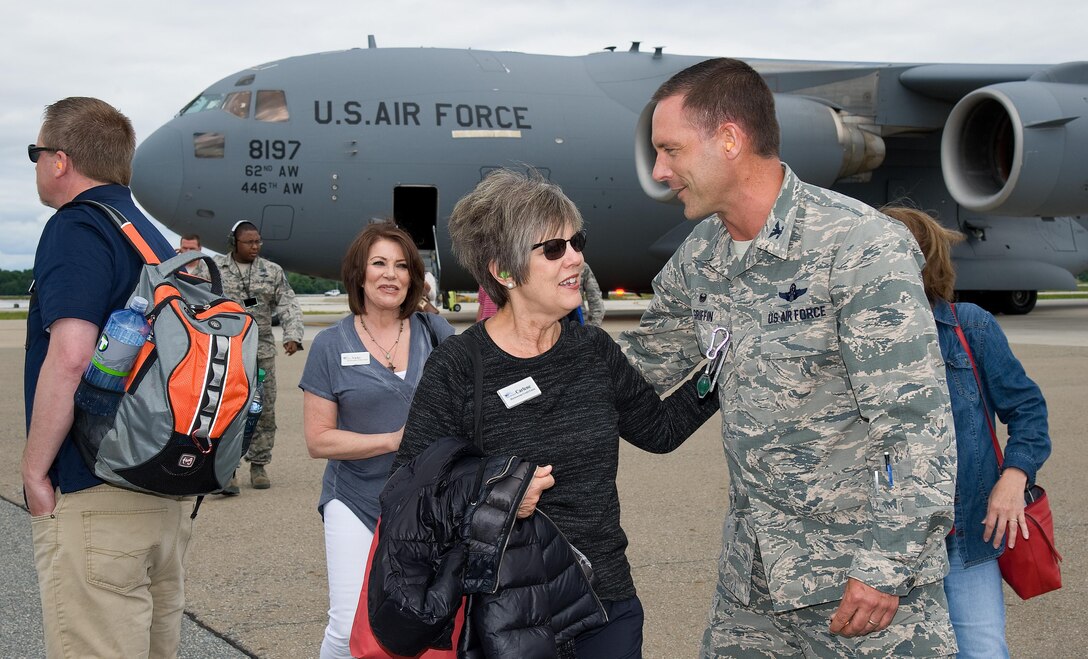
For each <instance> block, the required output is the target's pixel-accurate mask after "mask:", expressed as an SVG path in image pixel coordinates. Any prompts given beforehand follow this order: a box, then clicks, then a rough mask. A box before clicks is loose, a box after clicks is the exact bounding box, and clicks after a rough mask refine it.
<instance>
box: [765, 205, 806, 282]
mask: <svg viewBox="0 0 1088 659" xmlns="http://www.w3.org/2000/svg"><path fill="white" fill-rule="evenodd" d="M781 235H782V220H775V221H774V229H771V234H770V235H769V236H767V237H768V238H777V237H779V236H781ZM801 292H802V293H803V292H804V291H801Z"/></svg>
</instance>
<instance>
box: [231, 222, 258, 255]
mask: <svg viewBox="0 0 1088 659" xmlns="http://www.w3.org/2000/svg"><path fill="white" fill-rule="evenodd" d="M241 228H251V229H253V230H254V231H256V232H257V233H260V232H261V230H260V229H258V228H257V225H256V224H254V223H252V222H250V221H249V220H238V221H237V222H235V223H234V226H232V227H231V228H230V233H228V234H227V244H228V245H230V251H232V252H233V251H234V248H235V247H236V246H237V245H238V229H241Z"/></svg>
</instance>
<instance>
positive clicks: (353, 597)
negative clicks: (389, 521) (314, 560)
mask: <svg viewBox="0 0 1088 659" xmlns="http://www.w3.org/2000/svg"><path fill="white" fill-rule="evenodd" d="M373 541H374V534H373V533H372V532H371V531H370V529H368V528H367V527H366V525H365V524H363V523H362V522H361V521H359V518H358V517H356V516H355V513H353V512H351V509H350V508H348V507H347V506H345V505H344V504H343V503H342V502H340V501H338V500H336V499H333V500H332V501H330V502H328V503H327V504H325V562H326V563H327V564H328V568H329V624H328V626H327V627H325V638H324V640H322V641H321V659H341V658H342V659H351V650H350V649H349V648H348V639H349V638H350V637H351V625H352V623H353V622H355V609H356V608H357V607H358V606H359V593H360V592H362V588H363V578H364V577H365V575H366V558H367V556H368V555H369V554H370V543H371V542H373Z"/></svg>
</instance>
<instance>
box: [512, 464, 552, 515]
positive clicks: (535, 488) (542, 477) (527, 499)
mask: <svg viewBox="0 0 1088 659" xmlns="http://www.w3.org/2000/svg"><path fill="white" fill-rule="evenodd" d="M552 485H555V478H554V477H553V476H552V466H551V465H544V466H543V467H537V468H536V473H534V474H533V480H532V482H530V483H529V489H528V490H526V491H525V496H524V497H523V498H522V499H521V505H520V506H518V519H525V518H526V517H528V516H529V515H532V514H533V513H534V512H535V511H536V504H537V502H539V501H540V495H541V494H543V493H544V490H546V489H548V488H549V487H551V486H552Z"/></svg>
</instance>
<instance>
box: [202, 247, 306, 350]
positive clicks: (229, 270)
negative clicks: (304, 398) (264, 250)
mask: <svg viewBox="0 0 1088 659" xmlns="http://www.w3.org/2000/svg"><path fill="white" fill-rule="evenodd" d="M213 258H214V259H215V263H216V265H218V266H219V274H220V276H222V278H223V294H224V295H225V296H226V297H229V298H230V299H232V300H234V301H236V302H238V303H240V304H242V305H243V306H246V311H248V312H249V313H251V314H252V315H253V318H254V319H255V320H256V321H257V335H258V338H259V339H260V341H259V344H258V346H257V356H258V357H271V356H274V355H275V354H276V352H277V348H276V341H275V338H274V337H273V336H272V315H273V314H277V313H278V314H279V317H280V326H281V327H282V328H283V342H284V343H287V342H288V341H298V342H299V343H300V344H301V343H302V335H303V327H302V309H301V308H300V307H299V306H298V300H296V299H295V292H294V291H293V290H292V289H291V285H290V284H288V283H287V276H286V275H284V274H283V268H281V267H280V266H278V265H276V264H275V263H273V262H271V261H269V260H268V259H265V258H261V257H259V256H258V257H257V258H256V259H255V260H254V261H253V263H252V264H251V265H250V270H249V272H248V273H246V274H245V275H243V274H242V270H241V269H240V268H239V267H238V264H237V263H235V262H234V259H232V258H231V255H230V254H220V255H218V256H215V257H213ZM247 300H254V301H255V302H256V304H253V305H249V306H247V305H246V301H247Z"/></svg>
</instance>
